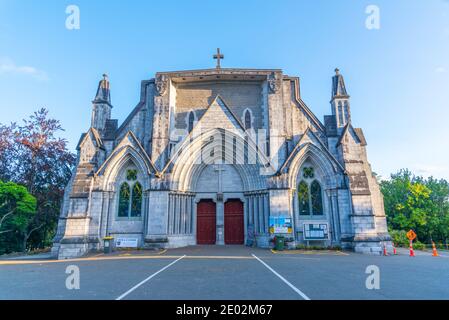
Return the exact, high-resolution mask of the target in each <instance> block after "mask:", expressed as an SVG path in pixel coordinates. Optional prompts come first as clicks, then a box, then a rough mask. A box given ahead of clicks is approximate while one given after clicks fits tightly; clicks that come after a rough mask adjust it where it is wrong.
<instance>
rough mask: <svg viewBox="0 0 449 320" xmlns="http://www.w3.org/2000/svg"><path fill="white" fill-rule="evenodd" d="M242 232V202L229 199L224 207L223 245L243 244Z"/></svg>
mask: <svg viewBox="0 0 449 320" xmlns="http://www.w3.org/2000/svg"><path fill="white" fill-rule="evenodd" d="M244 232H245V230H244V225H243V202H242V201H240V199H229V200H228V201H227V202H226V203H225V205H224V233H225V236H224V238H225V239H224V240H225V244H243V242H244V240H245V235H244Z"/></svg>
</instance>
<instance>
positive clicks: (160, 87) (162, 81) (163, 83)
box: [156, 74, 168, 96]
mask: <svg viewBox="0 0 449 320" xmlns="http://www.w3.org/2000/svg"><path fill="white" fill-rule="evenodd" d="M167 88H168V79H167V76H166V75H163V74H161V75H158V76H157V78H156V91H157V93H158V94H159V95H160V96H163V95H165V93H166V92H167Z"/></svg>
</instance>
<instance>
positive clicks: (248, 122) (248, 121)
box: [245, 110, 252, 130]
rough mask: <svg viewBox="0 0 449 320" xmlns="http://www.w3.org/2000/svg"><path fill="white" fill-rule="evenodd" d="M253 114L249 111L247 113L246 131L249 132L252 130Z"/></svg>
mask: <svg viewBox="0 0 449 320" xmlns="http://www.w3.org/2000/svg"><path fill="white" fill-rule="evenodd" d="M251 122H252V119H251V113H250V112H249V110H246V111H245V130H249V129H251Z"/></svg>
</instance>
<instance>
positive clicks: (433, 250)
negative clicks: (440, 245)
mask: <svg viewBox="0 0 449 320" xmlns="http://www.w3.org/2000/svg"><path fill="white" fill-rule="evenodd" d="M432 257H438V251H437V248H436V246H435V242H433V241H432Z"/></svg>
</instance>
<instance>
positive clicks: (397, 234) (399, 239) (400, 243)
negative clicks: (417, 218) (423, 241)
mask: <svg viewBox="0 0 449 320" xmlns="http://www.w3.org/2000/svg"><path fill="white" fill-rule="evenodd" d="M390 236H391V238H392V240H393V243H394V245H395V246H396V247H408V246H409V242H410V241H409V240H408V239H407V232H405V231H404V230H391V231H390Z"/></svg>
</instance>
